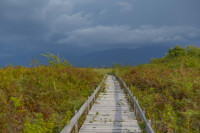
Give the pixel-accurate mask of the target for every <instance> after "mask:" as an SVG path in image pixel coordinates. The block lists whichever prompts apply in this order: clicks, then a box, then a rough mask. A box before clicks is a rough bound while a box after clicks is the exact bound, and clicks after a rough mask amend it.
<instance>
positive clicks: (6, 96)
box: [0, 60, 103, 133]
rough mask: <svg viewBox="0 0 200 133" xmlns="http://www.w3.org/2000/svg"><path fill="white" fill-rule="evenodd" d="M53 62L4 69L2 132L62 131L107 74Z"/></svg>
mask: <svg viewBox="0 0 200 133" xmlns="http://www.w3.org/2000/svg"><path fill="white" fill-rule="evenodd" d="M51 61H52V60H51ZM51 63H52V64H51V65H48V66H38V65H37V66H35V67H30V68H25V67H22V66H19V67H12V66H8V67H4V68H1V69H0V132H1V133H8V132H12V133H15V132H19V133H20V132H25V133H36V132H37V133H46V132H59V131H61V129H62V128H63V126H65V125H66V124H67V123H68V121H69V120H70V119H71V117H72V116H73V114H74V111H75V110H77V109H79V108H80V106H81V105H82V104H83V103H84V101H85V100H86V99H87V97H88V96H89V95H91V93H92V92H93V91H94V89H95V87H97V85H98V84H99V83H100V81H101V80H102V77H103V75H102V74H98V73H96V72H94V71H92V70H90V69H79V68H74V67H72V66H71V65H69V64H67V62H66V61H65V62H64V64H63V63H62V62H58V63H55V62H51ZM66 64H67V65H66Z"/></svg>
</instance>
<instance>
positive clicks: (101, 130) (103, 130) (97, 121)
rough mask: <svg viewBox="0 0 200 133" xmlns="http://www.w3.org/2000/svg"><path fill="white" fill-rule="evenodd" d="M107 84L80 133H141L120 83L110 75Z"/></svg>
mask: <svg viewBox="0 0 200 133" xmlns="http://www.w3.org/2000/svg"><path fill="white" fill-rule="evenodd" d="M105 83H106V87H105V91H104V92H101V93H100V94H99V96H98V98H97V100H96V101H95V103H94V104H93V106H92V108H91V110H90V112H89V113H88V115H87V116H86V120H85V121H84V124H83V125H82V127H81V128H80V130H79V133H141V130H140V127H139V125H138V123H137V120H136V118H135V115H134V112H133V109H132V108H131V106H130V104H129V102H128V100H127V97H126V95H125V93H124V91H123V90H122V89H121V88H120V85H119V82H118V81H117V80H116V78H115V77H114V76H111V75H108V77H107V79H106V82H105Z"/></svg>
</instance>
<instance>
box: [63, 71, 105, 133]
mask: <svg viewBox="0 0 200 133" xmlns="http://www.w3.org/2000/svg"><path fill="white" fill-rule="evenodd" d="M106 76H107V74H105V75H104V78H103V80H102V82H101V83H100V84H99V86H98V87H97V88H96V89H95V91H94V92H93V94H92V95H91V96H90V97H89V98H88V99H87V100H86V101H85V103H84V104H83V105H82V106H81V108H80V109H79V111H78V112H77V111H76V113H75V115H74V116H73V117H72V119H71V120H70V122H69V124H67V125H66V126H65V127H64V128H63V130H62V131H61V132H60V133H70V132H71V131H72V129H73V127H74V126H75V128H76V129H75V132H78V119H79V118H80V117H81V116H82V114H83V112H84V111H85V110H86V109H87V108H88V109H89V105H90V103H91V102H92V101H93V99H94V98H95V95H96V94H97V92H98V91H99V90H100V88H101V86H102V84H103V83H104V80H105V78H106ZM88 112H89V111H88Z"/></svg>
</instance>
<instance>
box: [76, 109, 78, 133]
mask: <svg viewBox="0 0 200 133" xmlns="http://www.w3.org/2000/svg"><path fill="white" fill-rule="evenodd" d="M76 113H77V110H75V114H76ZM75 133H78V120H76V124H75Z"/></svg>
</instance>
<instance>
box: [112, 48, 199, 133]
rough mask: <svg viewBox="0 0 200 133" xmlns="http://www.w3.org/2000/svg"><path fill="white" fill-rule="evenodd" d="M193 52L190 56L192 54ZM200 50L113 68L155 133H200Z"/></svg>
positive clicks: (178, 50) (172, 52)
mask: <svg viewBox="0 0 200 133" xmlns="http://www.w3.org/2000/svg"><path fill="white" fill-rule="evenodd" d="M192 52H193V54H192ZM199 66H200V49H199V48H195V47H193V46H188V47H187V48H185V49H184V48H181V47H179V46H176V47H175V48H173V49H170V50H169V52H168V53H167V55H166V56H165V57H163V58H160V59H153V60H152V63H150V64H146V65H139V66H136V67H120V68H116V69H115V71H116V70H117V72H118V74H119V75H120V76H121V77H122V79H123V80H124V81H125V82H126V83H127V85H128V86H130V89H131V91H132V93H133V95H134V96H136V97H137V99H139V104H140V106H141V107H142V108H143V109H145V112H146V117H147V118H148V119H151V120H152V127H153V129H154V131H155V132H158V133H162V132H169V133H172V132H177V133H186V132H187V133H199V132H200V100H199V99H200V67H199Z"/></svg>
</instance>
